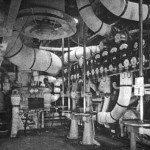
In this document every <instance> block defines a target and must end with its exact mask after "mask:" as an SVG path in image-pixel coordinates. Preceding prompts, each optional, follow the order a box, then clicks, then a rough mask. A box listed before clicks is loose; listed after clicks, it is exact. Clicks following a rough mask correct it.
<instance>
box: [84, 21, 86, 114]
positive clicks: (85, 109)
mask: <svg viewBox="0 0 150 150" xmlns="http://www.w3.org/2000/svg"><path fill="white" fill-rule="evenodd" d="M83 59H84V61H83V90H84V91H83V111H84V113H85V111H86V96H85V94H86V78H85V77H86V76H85V75H86V39H85V23H84V26H83Z"/></svg>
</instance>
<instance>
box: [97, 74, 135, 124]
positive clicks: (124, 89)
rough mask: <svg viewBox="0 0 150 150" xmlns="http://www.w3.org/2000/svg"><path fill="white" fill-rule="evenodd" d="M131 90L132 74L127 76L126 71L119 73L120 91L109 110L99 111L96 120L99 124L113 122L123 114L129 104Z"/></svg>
mask: <svg viewBox="0 0 150 150" xmlns="http://www.w3.org/2000/svg"><path fill="white" fill-rule="evenodd" d="M131 91H132V75H131V76H130V77H129V76H128V75H127V73H121V74H120V92H119V97H118V101H117V103H116V105H115V107H114V108H113V110H112V111H111V112H99V113H98V116H97V119H98V120H97V121H98V122H99V123H100V124H107V123H114V122H116V121H117V120H118V119H120V117H121V116H122V115H123V113H124V112H125V111H126V109H127V107H128V105H129V104H130V98H131Z"/></svg>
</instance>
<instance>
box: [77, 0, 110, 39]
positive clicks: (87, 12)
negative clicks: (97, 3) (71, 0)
mask: <svg viewBox="0 0 150 150" xmlns="http://www.w3.org/2000/svg"><path fill="white" fill-rule="evenodd" d="M77 7H78V10H79V13H80V15H81V17H82V19H83V21H84V22H85V23H86V25H87V26H88V27H89V28H90V29H91V30H92V31H93V32H94V33H95V34H99V35H101V36H104V37H108V36H110V35H111V34H112V31H113V30H112V29H113V28H112V26H111V25H108V24H106V23H104V22H103V21H101V20H100V19H99V18H98V17H97V16H96V15H95V13H94V11H93V9H92V7H91V4H90V2H89V0H82V1H81V0H77Z"/></svg>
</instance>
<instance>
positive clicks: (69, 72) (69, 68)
mask: <svg viewBox="0 0 150 150" xmlns="http://www.w3.org/2000/svg"><path fill="white" fill-rule="evenodd" d="M70 77H71V65H70V38H68V110H70V93H71V91H70V80H71V78H70Z"/></svg>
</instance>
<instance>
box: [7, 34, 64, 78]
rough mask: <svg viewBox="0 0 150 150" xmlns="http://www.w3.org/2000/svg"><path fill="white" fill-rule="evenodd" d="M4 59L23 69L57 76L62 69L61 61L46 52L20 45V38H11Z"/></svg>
mask: <svg viewBox="0 0 150 150" xmlns="http://www.w3.org/2000/svg"><path fill="white" fill-rule="evenodd" d="M8 43H9V45H8V47H7V51H6V53H5V57H6V58H7V59H9V61H10V62H12V63H13V64H15V65H16V66H18V67H21V68H23V69H32V70H39V71H45V72H48V73H49V74H51V75H57V74H58V73H59V71H60V69H61V67H62V62H61V59H60V58H59V57H58V56H57V55H55V54H53V53H51V52H48V51H44V50H40V49H36V48H30V47H27V46H26V45H24V44H23V43H22V41H21V40H20V38H18V37H17V36H12V37H10V38H9V42H8Z"/></svg>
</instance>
